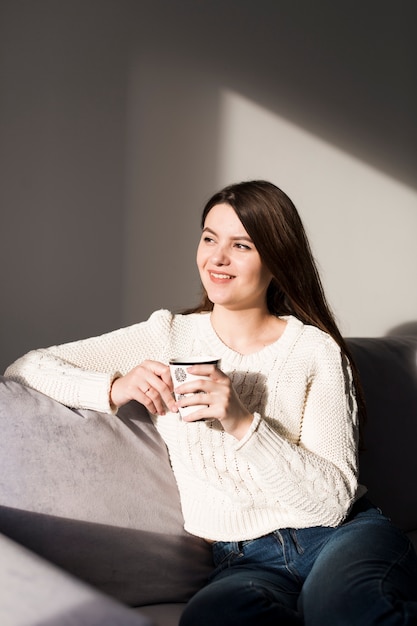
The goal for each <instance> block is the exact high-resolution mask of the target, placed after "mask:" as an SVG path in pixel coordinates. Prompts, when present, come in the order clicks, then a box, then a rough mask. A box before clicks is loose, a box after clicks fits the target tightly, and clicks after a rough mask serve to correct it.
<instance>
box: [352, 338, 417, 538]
mask: <svg viewBox="0 0 417 626" xmlns="http://www.w3.org/2000/svg"><path fill="white" fill-rule="evenodd" d="M347 341H348V345H349V347H350V349H351V351H352V354H353V357H354V359H355V361H356V364H357V366H358V368H359V373H360V376H361V380H362V384H363V387H364V392H365V399H366V403H367V409H368V416H367V421H366V424H365V429H364V450H363V451H362V452H361V455H360V479H361V482H362V483H363V484H365V485H366V486H367V487H368V490H369V496H370V498H371V500H372V501H373V502H374V503H375V504H376V505H377V506H379V507H380V508H381V509H382V510H383V512H384V513H385V514H386V515H388V516H389V517H391V519H392V520H393V522H394V523H396V524H398V525H399V526H400V527H401V528H403V530H406V531H413V530H417V489H416V486H415V481H416V477H417V445H416V444H417V337H378V338H375V339H372V338H351V339H348V340H347Z"/></svg>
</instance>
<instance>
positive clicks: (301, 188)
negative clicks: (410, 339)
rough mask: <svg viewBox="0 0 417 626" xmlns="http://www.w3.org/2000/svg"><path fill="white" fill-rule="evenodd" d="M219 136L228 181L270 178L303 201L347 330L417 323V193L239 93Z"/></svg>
mask: <svg viewBox="0 0 417 626" xmlns="http://www.w3.org/2000/svg"><path fill="white" fill-rule="evenodd" d="M306 106H307V105H306ZM219 142H220V145H219V169H218V179H219V185H221V186H222V185H225V184H228V183H231V182H236V181H239V180H248V179H253V178H263V179H268V180H271V181H272V182H273V183H275V184H277V185H278V186H279V187H281V188H282V189H283V190H284V191H285V192H286V193H288V195H289V196H290V197H291V198H292V200H293V201H294V202H295V204H296V206H297V208H298V210H299V211H300V214H301V216H302V219H303V221H304V224H305V226H306V228H307V231H308V233H309V236H310V240H311V243H312V247H313V251H314V254H315V257H316V259H317V261H318V264H319V267H320V270H321V274H322V278H323V282H324V285H325V289H326V292H327V294H328V297H329V300H330V303H331V305H332V306H333V309H334V311H335V313H336V316H337V318H338V320H339V323H340V326H341V329H342V331H343V333H344V334H345V335H347V336H378V335H383V334H386V333H387V332H389V331H390V329H392V328H393V327H396V326H399V325H401V324H404V323H407V322H411V321H416V320H417V289H416V287H415V285H416V282H417V280H416V278H417V245H416V239H417V193H416V191H415V190H413V189H411V188H409V187H407V186H406V185H404V184H402V183H400V182H399V181H397V180H395V179H394V178H390V177H389V176H387V175H386V174H385V173H382V172H381V171H379V170H377V169H375V168H373V167H372V166H371V165H369V164H368V163H365V162H363V161H360V160H359V159H357V158H354V157H352V156H351V155H350V154H348V153H346V152H343V150H341V149H340V148H338V147H336V146H334V145H331V144H329V143H328V142H325V141H323V140H322V139H320V138H319V137H317V136H315V135H314V134H313V133H310V132H307V131H306V130H305V129H303V128H300V127H298V126H296V125H295V124H293V123H290V122H289V121H288V120H286V119H284V118H281V117H279V116H278V115H276V114H275V113H272V112H271V111H270V110H267V109H264V108H262V107H261V106H259V105H258V104H256V103H254V102H252V101H250V100H248V99H246V98H243V97H242V96H240V95H239V94H237V93H235V92H232V91H230V90H224V91H223V95H222V106H221V127H220V132H219Z"/></svg>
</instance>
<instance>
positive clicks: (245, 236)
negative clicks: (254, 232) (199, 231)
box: [203, 226, 253, 243]
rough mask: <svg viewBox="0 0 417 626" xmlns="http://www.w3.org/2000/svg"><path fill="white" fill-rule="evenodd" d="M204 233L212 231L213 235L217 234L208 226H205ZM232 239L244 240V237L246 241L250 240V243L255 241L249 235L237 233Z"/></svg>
mask: <svg viewBox="0 0 417 626" xmlns="http://www.w3.org/2000/svg"><path fill="white" fill-rule="evenodd" d="M203 233H211V234H212V235H216V236H217V233H216V231H214V230H212V229H211V228H209V227H208V226H206V227H205V228H203ZM232 239H233V241H242V239H243V240H244V241H249V242H250V243H253V241H252V239H251V238H250V237H249V236H248V235H236V236H235V237H232Z"/></svg>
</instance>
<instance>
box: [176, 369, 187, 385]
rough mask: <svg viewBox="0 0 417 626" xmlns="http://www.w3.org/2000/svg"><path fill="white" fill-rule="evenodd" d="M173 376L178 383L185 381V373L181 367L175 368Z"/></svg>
mask: <svg viewBox="0 0 417 626" xmlns="http://www.w3.org/2000/svg"><path fill="white" fill-rule="evenodd" d="M174 376H175V378H176V380H177V381H178V382H179V383H183V382H184V381H185V380H187V372H186V371H185V369H184V368H183V367H177V368H176V370H175V372H174Z"/></svg>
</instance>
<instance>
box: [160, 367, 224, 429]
mask: <svg viewBox="0 0 417 626" xmlns="http://www.w3.org/2000/svg"><path fill="white" fill-rule="evenodd" d="M218 363H219V359H216V358H213V357H212V356H196V357H192V356H191V357H179V358H176V359H171V360H170V362H169V368H170V370H171V378H172V382H173V383H174V388H175V387H178V386H179V385H182V384H183V383H188V382H190V381H191V380H201V379H208V378H209V376H196V375H195V374H189V373H188V371H187V370H188V368H189V367H191V366H192V365H202V364H204V365H205V364H210V365H218ZM174 393H175V399H176V400H180V399H181V398H182V397H186V396H193V395H195V394H193V393H187V394H179V393H176V392H175V389H174ZM197 393H201V394H202V396H203V397H204V392H203V391H201V392H197ZM206 407H207V404H193V405H192V406H186V407H183V408H181V407H180V408H179V412H180V415H181V417H185V416H186V415H190V414H191V413H195V411H198V410H199V409H203V408H204V409H205V408H206Z"/></svg>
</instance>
